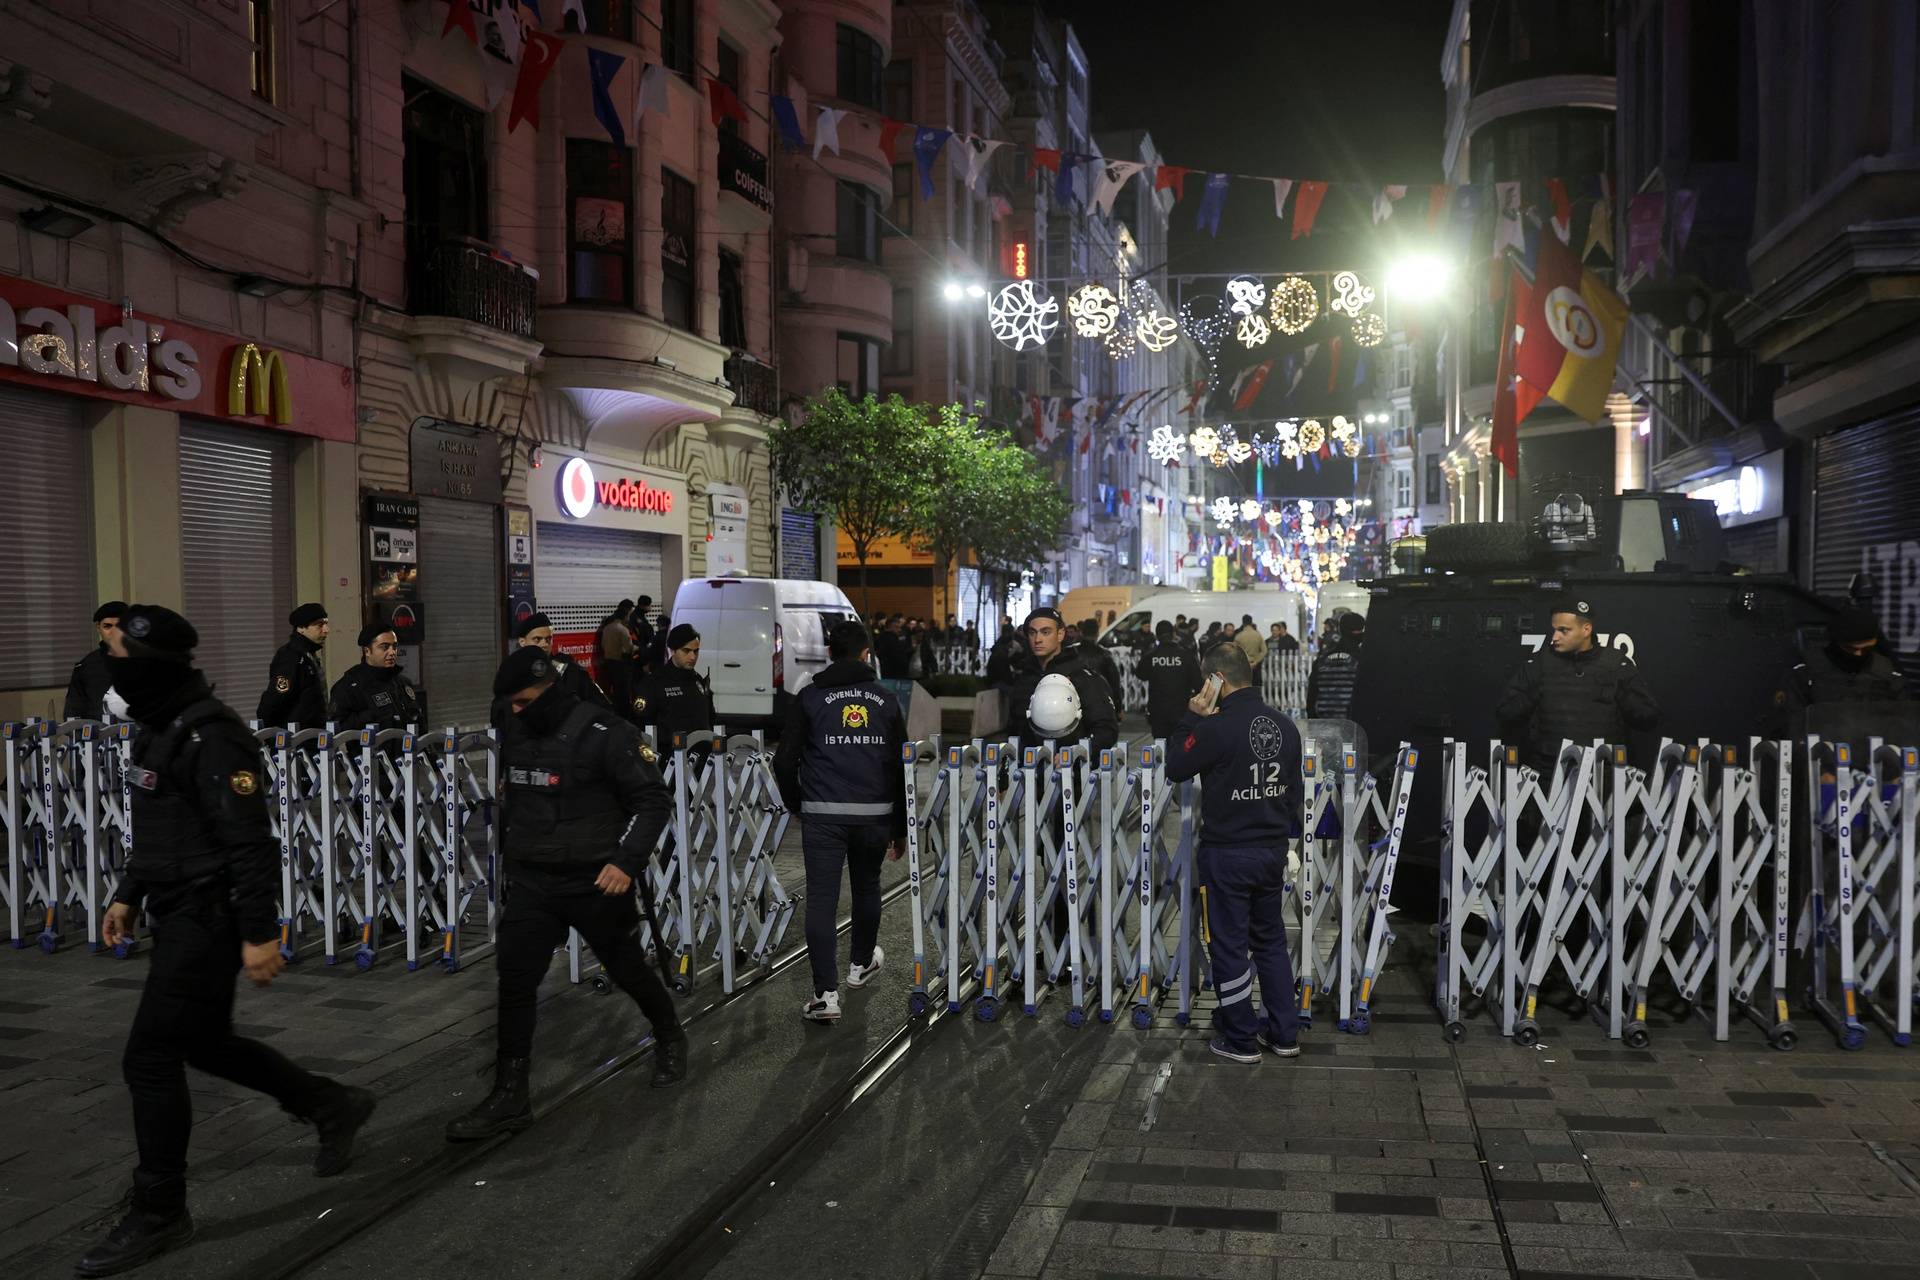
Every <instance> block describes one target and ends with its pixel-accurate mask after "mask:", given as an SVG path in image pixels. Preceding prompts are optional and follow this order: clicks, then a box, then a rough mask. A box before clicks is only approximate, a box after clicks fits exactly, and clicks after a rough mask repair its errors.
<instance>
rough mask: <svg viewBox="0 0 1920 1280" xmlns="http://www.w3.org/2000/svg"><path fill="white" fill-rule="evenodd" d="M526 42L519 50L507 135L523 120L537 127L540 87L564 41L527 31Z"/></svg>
mask: <svg viewBox="0 0 1920 1280" xmlns="http://www.w3.org/2000/svg"><path fill="white" fill-rule="evenodd" d="M526 34H527V41H526V43H525V44H524V45H522V46H521V47H520V76H519V78H518V79H517V80H515V81H514V85H513V106H512V107H511V108H510V109H509V110H508V111H507V132H508V133H512V132H513V131H514V130H515V129H517V128H519V127H520V122H521V121H522V120H525V121H526V122H527V123H528V124H531V125H532V126H533V127H534V128H536V129H538V128H539V127H540V87H541V86H542V85H544V84H546V82H547V77H548V76H550V75H552V74H553V64H554V63H555V62H558V61H559V60H560V51H561V50H562V49H564V48H566V44H567V42H566V41H564V40H562V39H561V38H560V37H559V36H556V35H551V34H549V33H547V32H545V31H539V30H536V29H534V28H533V27H528V28H527V33H526Z"/></svg>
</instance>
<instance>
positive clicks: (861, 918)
mask: <svg viewBox="0 0 1920 1280" xmlns="http://www.w3.org/2000/svg"><path fill="white" fill-rule="evenodd" d="M827 657H828V659H829V662H828V664H827V668H826V670H824V671H822V672H821V673H820V674H819V675H817V676H815V677H814V678H813V679H812V681H810V682H809V683H808V685H807V687H806V688H805V689H802V690H801V691H800V696H799V697H798V698H796V699H794V703H793V710H792V712H791V713H790V715H789V717H788V720H787V726H786V731H785V732H784V733H782V734H781V736H780V749H779V751H778V752H777V753H776V754H775V755H774V758H773V776H774V780H775V781H776V782H777V783H778V784H779V787H780V798H781V800H782V801H783V802H785V804H786V806H787V809H788V811H789V812H792V813H796V814H798V815H800V844H801V851H802V854H803V856H804V857H805V859H806V864H807V958H808V959H809V960H810V961H812V964H813V998H812V999H810V1000H808V1001H806V1002H805V1003H804V1004H803V1005H802V1006H801V1008H800V1016H801V1017H803V1018H806V1019H807V1020H808V1021H810V1022H834V1021H837V1020H838V1019H839V1017H840V973H839V969H840V953H839V949H838V945H837V942H836V932H837V931H836V930H835V928H834V915H835V913H836V912H837V911H838V910H839V907H840V868H841V867H842V866H843V865H844V866H845V867H846V869H847V873H848V875H849V876H850V877H851V878H852V880H853V938H852V954H851V956H850V957H849V958H850V959H851V961H852V963H851V964H850V965H849V966H848V968H847V985H848V986H849V987H855V988H858V987H864V986H866V985H867V983H868V982H870V981H871V980H872V979H873V975H874V974H875V973H877V972H878V971H879V969H880V966H881V964H882V962H883V961H884V960H885V958H886V957H885V955H884V954H883V952H882V951H881V948H880V946H879V945H878V943H877V941H876V940H877V939H878V938H879V936H880V864H881V862H882V860H883V859H896V858H898V857H899V856H900V851H901V847H902V843H903V842H904V841H905V840H906V836H907V821H908V814H907V788H906V775H905V773H903V772H902V761H901V758H900V756H901V746H902V745H903V744H904V743H905V742H906V740H907V718H906V714H905V713H904V712H903V711H902V710H901V709H900V703H899V701H898V700H897V699H896V698H895V697H894V696H893V695H892V694H891V693H889V692H887V690H886V688H885V687H884V686H883V685H881V683H880V679H879V677H878V676H877V675H876V674H875V673H874V670H873V665H872V663H873V648H872V642H871V640H870V639H869V638H868V636H867V629H866V628H865V627H864V626H862V625H861V624H860V623H858V622H851V621H849V622H841V623H838V624H836V625H835V626H834V628H833V631H832V632H831V633H830V634H829V635H828V637H827Z"/></svg>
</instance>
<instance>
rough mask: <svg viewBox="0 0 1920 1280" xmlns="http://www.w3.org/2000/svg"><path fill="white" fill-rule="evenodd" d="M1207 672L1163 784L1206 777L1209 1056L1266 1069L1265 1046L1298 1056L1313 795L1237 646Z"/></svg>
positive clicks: (1281, 719)
mask: <svg viewBox="0 0 1920 1280" xmlns="http://www.w3.org/2000/svg"><path fill="white" fill-rule="evenodd" d="M1201 664H1202V666H1203V667H1204V668H1205V670H1206V673H1207V676H1208V678H1209V679H1208V683H1207V685H1206V687H1205V688H1203V689H1202V690H1201V691H1200V692H1199V693H1198V694H1196V695H1194V698H1193V700H1192V701H1191V702H1190V703H1189V704H1188V710H1187V714H1186V716H1185V717H1184V718H1182V720H1181V721H1180V724H1179V726H1178V727H1177V728H1176V729H1175V730H1174V732H1173V734H1172V736H1171V737H1169V738H1168V739H1167V781H1169V782H1184V781H1186V780H1187V779H1188V778H1193V777H1198V776H1200V775H1202V774H1204V775H1205V784H1204V785H1203V786H1202V787H1201V789H1200V846H1199V855H1198V867H1199V872H1200V884H1201V886H1202V889H1201V892H1202V893H1203V894H1204V895H1205V904H1206V919H1207V954H1208V956H1209V957H1210V958H1211V959H1212V961H1213V989H1214V991H1215V992H1216V993H1217V994H1218V996H1219V1000H1220V1007H1219V1008H1218V1009H1217V1010H1215V1012H1214V1015H1213V1026H1214V1030H1215V1031H1217V1032H1219V1033H1220V1034H1219V1035H1218V1036H1217V1037H1216V1038H1215V1039H1214V1040H1213V1042H1212V1043H1211V1044H1209V1045H1208V1046H1207V1047H1208V1048H1209V1049H1211V1050H1212V1051H1213V1052H1214V1053H1216V1054H1218V1055H1219V1056H1220V1057H1222V1058H1226V1059H1228V1060H1230V1061H1233V1062H1245V1063H1254V1062H1258V1061H1260V1051H1261V1050H1262V1049H1265V1050H1267V1051H1269V1052H1271V1053H1274V1054H1277V1055H1278V1056H1280V1057H1282V1058H1291V1057H1295V1056H1297V1055H1298V1054H1299V1052H1300V1049H1299V1046H1298V1045H1297V1044H1296V1043H1295V1035H1296V1032H1297V1029H1298V1024H1299V1016H1300V1015H1299V1010H1298V1009H1296V1008H1295V1007H1294V1000H1295V996H1294V990H1293V966H1292V963H1291V958H1290V957H1289V956H1288V954H1287V926H1286V919H1285V915H1284V908H1285V905H1286V900H1287V884H1286V881H1287V846H1288V844H1289V842H1290V841H1292V840H1293V839H1295V838H1296V837H1297V836H1299V834H1300V832H1301V826H1302V814H1301V800H1302V797H1303V795H1304V794H1305V787H1304V786H1303V784H1302V782H1301V777H1300V754H1301V751H1300V730H1299V729H1298V728H1297V727H1295V725H1294V723H1293V721H1291V720H1289V719H1287V717H1286V716H1284V715H1282V714H1281V713H1280V712H1278V711H1275V710H1274V709H1273V708H1272V707H1269V706H1267V705H1266V704H1265V703H1264V702H1262V701H1261V699H1260V691H1259V690H1258V689H1257V688H1255V687H1254V675H1253V667H1252V665H1251V664H1250V663H1249V662H1248V661H1247V654H1246V650H1244V649H1242V648H1241V647H1240V646H1239V645H1236V644H1223V645H1216V646H1215V647H1214V648H1212V649H1210V650H1209V651H1208V652H1207V656H1206V657H1205V658H1204V659H1202V660H1201ZM1249 953H1251V955H1252V963H1251V964H1249V963H1248V955H1249ZM1256 974H1258V976H1259V978H1260V1006H1261V1010H1260V1016H1259V1017H1257V1018H1256V1017H1255V1016H1254V1012H1253V979H1254V976H1255V975H1256Z"/></svg>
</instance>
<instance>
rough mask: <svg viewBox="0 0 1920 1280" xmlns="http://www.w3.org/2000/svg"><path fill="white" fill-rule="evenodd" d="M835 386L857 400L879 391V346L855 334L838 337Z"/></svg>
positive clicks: (869, 339) (871, 340)
mask: <svg viewBox="0 0 1920 1280" xmlns="http://www.w3.org/2000/svg"><path fill="white" fill-rule="evenodd" d="M834 381H835V385H837V386H838V387H839V388H840V390H841V391H843V392H845V393H846V394H847V395H849V396H852V397H853V398H854V399H856V400H858V399H859V398H860V397H861V396H865V395H874V394H877V393H878V392H879V390H880V344H879V343H877V342H875V341H874V340H873V339H872V338H863V337H861V336H860V335H859V334H857V333H843V334H841V335H840V354H839V362H838V368H837V369H836V371H835V379H834Z"/></svg>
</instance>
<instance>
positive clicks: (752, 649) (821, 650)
mask: <svg viewBox="0 0 1920 1280" xmlns="http://www.w3.org/2000/svg"><path fill="white" fill-rule="evenodd" d="M669 614H670V616H671V617H672V619H673V622H674V625H676V626H678V625H679V624H680V623H682V622H684V623H686V624H687V625H689V626H691V627H692V628H693V629H694V630H695V631H698V632H699V633H700V665H699V671H700V673H701V674H702V675H704V676H706V677H707V679H708V680H709V681H710V682H711V683H712V685H713V714H714V718H715V719H716V720H718V721H719V722H720V723H721V724H724V725H725V726H727V728H728V729H734V728H755V727H762V726H767V725H770V724H772V723H774V721H775V720H776V718H777V716H778V715H781V714H784V713H785V707H784V705H782V706H780V707H779V708H776V707H775V697H776V695H778V694H781V693H788V694H795V693H799V692H800V691H801V690H802V689H804V688H806V687H807V684H808V682H809V681H811V680H812V679H813V677H814V676H815V675H816V674H818V673H819V672H821V671H823V670H825V669H826V666H827V632H828V631H830V630H832V629H833V625H834V624H835V623H836V622H845V621H846V620H847V619H849V618H853V617H856V616H858V615H857V614H855V612H854V608H853V605H852V604H851V603H850V602H849V601H848V600H847V598H846V596H844V595H842V594H841V592H840V588H839V587H836V586H834V585H833V584H832V583H831V582H814V581H811V580H805V579H799V578H692V579H689V580H688V581H686V582H683V583H681V584H680V589H679V590H678V591H676V592H674V595H673V608H672V609H671V610H669Z"/></svg>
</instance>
